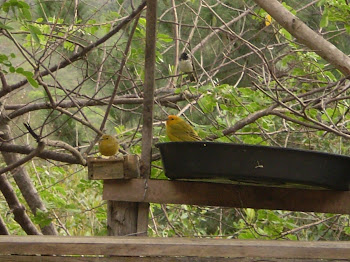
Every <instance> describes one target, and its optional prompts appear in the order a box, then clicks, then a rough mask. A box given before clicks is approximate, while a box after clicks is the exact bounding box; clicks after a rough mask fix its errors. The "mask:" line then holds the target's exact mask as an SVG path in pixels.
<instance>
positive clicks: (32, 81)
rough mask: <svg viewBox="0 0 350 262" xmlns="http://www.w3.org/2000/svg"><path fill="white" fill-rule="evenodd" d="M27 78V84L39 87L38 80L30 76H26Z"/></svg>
mask: <svg viewBox="0 0 350 262" xmlns="http://www.w3.org/2000/svg"><path fill="white" fill-rule="evenodd" d="M27 80H28V82H29V84H30V85H31V86H32V87H35V88H38V87H39V84H38V82H37V81H36V80H35V79H34V78H32V77H27Z"/></svg>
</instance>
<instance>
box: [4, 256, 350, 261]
mask: <svg viewBox="0 0 350 262" xmlns="http://www.w3.org/2000/svg"><path fill="white" fill-rule="evenodd" d="M0 261H2V262H102V261H103V262H134V261H136V262H169V261H170V262H214V261H215V262H344V260H343V259H342V260H338V259H336V260H334V259H331V260H328V259H305V258H302V259H286V258H282V259H279V258H264V259H263V260H262V259H259V258H245V257H244V258H243V257H240V258H223V257H216V258H214V259H213V257H120V256H118V257H117V256H103V257H101V256H97V257H96V256H89V257H82V256H18V255H16V256H11V255H7V256H6V255H5V256H1V255H0Z"/></svg>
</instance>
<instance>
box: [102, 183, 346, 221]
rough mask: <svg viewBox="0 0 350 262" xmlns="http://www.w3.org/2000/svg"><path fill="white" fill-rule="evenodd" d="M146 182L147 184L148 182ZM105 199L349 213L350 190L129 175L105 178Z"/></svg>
mask: <svg viewBox="0 0 350 262" xmlns="http://www.w3.org/2000/svg"><path fill="white" fill-rule="evenodd" d="M145 185H147V186H145ZM103 199H105V200H118V201H131V202H150V203H162V204H190V205H206V206H223V207H238V208H243V207H244V208H245V207H250V208H257V209H279V210H291V211H306V212H323V213H335V214H350V191H332V190H310V189H296V188H274V187H260V186H243V185H232V184H221V183H209V182H187V181H174V180H173V181H169V180H153V179H149V180H147V183H145V180H144V179H130V180H128V181H116V180H109V181H104V190H103Z"/></svg>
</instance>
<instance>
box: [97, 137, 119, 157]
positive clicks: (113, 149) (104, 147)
mask: <svg viewBox="0 0 350 262" xmlns="http://www.w3.org/2000/svg"><path fill="white" fill-rule="evenodd" d="M98 150H99V151H100V153H101V155H103V156H114V155H115V154H116V153H117V152H118V150H119V143H118V140H117V139H116V138H115V137H114V136H111V135H102V137H101V139H100V141H99V142H98Z"/></svg>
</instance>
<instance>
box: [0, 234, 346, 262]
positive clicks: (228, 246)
mask: <svg viewBox="0 0 350 262" xmlns="http://www.w3.org/2000/svg"><path fill="white" fill-rule="evenodd" d="M6 254H18V255H24V254H26V255H34V254H48V255H49V254H55V255H108V256H110V255H113V256H122V257H123V256H131V257H139V256H146V257H147V256H159V257H162V256H170V257H173V256H180V257H181V256H184V257H222V258H223V257H228V258H249V257H250V258H256V257H259V258H280V259H282V258H286V259H287V258H290V259H292V258H294V259H303V258H305V259H318V258H323V259H348V258H350V243H349V242H340V241H337V242H330V241H328V242H306V241H278V240H250V241H249V240H234V239H229V240H227V239H191V238H147V237H137V238H135V237H54V236H0V255H6ZM43 261H45V260H43ZM189 261H191V260H189Z"/></svg>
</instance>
